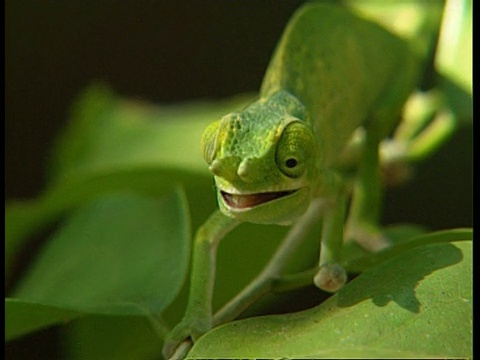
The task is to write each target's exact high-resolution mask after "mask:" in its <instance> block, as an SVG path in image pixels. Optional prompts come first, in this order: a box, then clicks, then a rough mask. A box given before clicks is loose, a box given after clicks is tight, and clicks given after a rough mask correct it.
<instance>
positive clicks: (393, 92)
mask: <svg viewBox="0 0 480 360" xmlns="http://www.w3.org/2000/svg"><path fill="white" fill-rule="evenodd" d="M359 39H368V41H366V42H361V41H359ZM409 55H410V53H409V52H408V49H407V48H406V45H405V44H404V43H402V41H401V40H399V39H398V38H396V37H395V36H393V35H392V34H390V33H388V32H386V31H385V30H383V29H382V28H380V27H379V26H375V25H374V24H372V23H370V22H367V21H361V20H360V19H358V18H356V17H354V16H353V15H351V14H350V13H348V12H345V10H344V9H341V8H335V7H326V6H320V5H310V6H306V7H304V8H303V9H302V10H301V11H300V12H299V13H297V14H296V15H295V16H294V17H293V19H292V20H291V21H290V23H289V25H288V27H287V28H286V30H285V33H284V35H283V37H282V39H281V40H280V43H279V45H278V47H277V50H276V52H275V55H274V56H273V59H272V61H271V63H270V66H269V67H268V70H267V72H266V75H265V78H264V81H263V84H262V87H261V91H260V99H259V100H258V101H257V102H255V103H253V104H252V105H250V106H249V107H247V108H246V109H244V110H243V111H241V112H239V113H231V114H228V115H226V116H224V117H223V118H222V119H221V120H220V121H218V122H215V123H213V124H212V125H210V127H209V128H208V129H207V130H206V131H205V133H204V136H203V139H202V147H203V154H204V158H205V160H206V161H207V163H208V164H209V167H210V170H211V171H212V172H213V174H214V175H215V182H216V186H217V189H218V196H217V197H218V202H219V207H220V209H221V210H222V212H223V213H224V214H225V215H227V216H230V217H234V218H236V219H239V220H241V221H250V222H256V223H280V224H285V223H287V224H288V223H291V222H292V221H294V220H295V218H297V217H298V216H299V215H301V214H303V213H304V212H305V211H306V209H307V208H308V204H309V202H310V200H311V199H312V198H315V197H320V196H327V197H328V196H330V195H331V189H330V188H329V186H330V185H331V180H332V179H331V174H330V173H329V170H330V169H331V168H332V167H334V166H335V163H336V160H337V158H338V156H339V155H340V153H341V151H342V149H343V148H344V147H345V145H346V144H347V142H348V141H349V139H350V138H351V136H352V133H353V132H354V130H355V129H357V128H358V127H359V126H360V125H364V124H367V126H368V122H370V121H377V122H378V121H379V120H378V119H379V117H382V118H381V120H382V122H381V126H380V129H378V131H379V132H380V134H379V136H383V135H385V134H386V133H387V132H388V131H389V130H390V129H391V128H392V126H393V125H394V124H395V121H396V120H397V119H398V113H399V111H400V109H401V106H402V105H403V102H404V101H405V99H406V97H407V95H408V94H409V93H410V90H411V88H409V87H405V86H404V83H405V82H408V81H410V79H408V77H409V74H408V73H405V72H402V70H401V69H403V68H405V67H406V65H411V64H409V63H408V61H409V59H408V56H409ZM379 59H381V61H379ZM410 68H412V67H410ZM406 70H408V67H407V69H406ZM399 74H400V78H399ZM390 99H395V100H394V101H393V102H392V101H391V100H390ZM385 107H386V108H385ZM382 111H383V112H385V111H387V113H388V118H387V117H385V116H382V114H381V112H382ZM375 112H377V113H375ZM273 200H275V201H273ZM269 203H271V204H269Z"/></svg>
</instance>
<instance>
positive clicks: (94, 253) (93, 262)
mask: <svg viewBox="0 0 480 360" xmlns="http://www.w3.org/2000/svg"><path fill="white" fill-rule="evenodd" d="M189 251H190V231H189V219H188V215H187V209H186V203H185V199H184V195H183V194H182V193H181V192H179V191H175V192H171V193H170V194H168V195H166V196H164V197H163V198H161V199H160V200H158V201H154V200H151V199H148V198H145V197H141V196H139V195H132V194H116V195H111V196H105V197H102V198H100V199H98V200H96V201H94V202H92V203H91V204H89V205H88V206H85V207H83V208H81V209H79V210H78V211H77V212H76V213H75V214H74V215H72V217H71V218H69V219H68V221H67V223H66V224H65V226H63V228H61V229H60V230H59V231H58V233H56V234H55V235H54V236H53V238H52V239H51V240H50V241H49V242H48V244H47V245H46V246H45V248H44V249H42V252H41V253H40V255H39V256H38V258H37V259H36V261H35V263H34V264H33V265H32V266H31V268H30V269H29V273H28V274H27V275H26V277H25V278H24V279H23V280H22V281H21V283H20V285H19V287H18V288H17V290H16V292H15V293H14V297H15V298H17V299H20V300H25V301H26V302H29V303H35V304H34V306H32V309H31V311H38V309H39V307H38V306H36V304H38V305H49V306H54V307H58V308H60V309H65V310H74V311H79V312H85V313H98V314H116V315H142V316H144V315H148V314H150V313H159V312H161V311H162V310H163V309H164V308H165V307H166V306H168V305H169V304H170V303H171V302H172V301H173V300H174V298H175V297H176V296H177V294H178V292H179V291H180V288H181V286H182V284H183V282H184V280H185V277H186V274H187V269H188V265H189ZM24 306H27V303H25V305H24ZM46 311H51V310H50V309H47V310H46ZM9 319H10V321H11V322H12V324H11V327H12V328H15V326H16V325H15V322H16V317H15V313H14V314H10V316H9Z"/></svg>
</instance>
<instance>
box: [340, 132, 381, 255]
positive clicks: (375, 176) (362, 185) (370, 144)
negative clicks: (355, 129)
mask: <svg viewBox="0 0 480 360" xmlns="http://www.w3.org/2000/svg"><path fill="white" fill-rule="evenodd" d="M379 143H380V136H379V132H378V131H377V130H376V129H375V128H374V127H373V126H372V127H370V128H369V129H367V131H366V139H365V147H364V149H363V154H362V160H361V161H360V167H359V173H358V178H357V180H356V182H355V184H354V189H353V197H352V203H351V206H350V212H349V217H348V220H347V223H346V228H345V236H344V239H345V240H346V241H351V240H354V241H356V242H358V243H359V244H360V245H361V246H362V247H364V248H365V249H367V250H370V251H378V250H381V249H383V248H385V247H387V246H388V245H389V243H388V241H387V240H386V239H385V238H384V237H383V236H382V234H381V232H380V230H379V229H378V227H377V224H378V221H379V217H380V211H381V202H382V188H381V183H380V182H381V181H380V166H379V155H378V148H379Z"/></svg>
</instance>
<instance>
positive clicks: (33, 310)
mask: <svg viewBox="0 0 480 360" xmlns="http://www.w3.org/2000/svg"><path fill="white" fill-rule="evenodd" d="M81 315H82V313H81V312H79V311H73V310H68V309H63V308H59V307H56V306H48V305H41V304H37V303H32V302H29V301H25V300H20V299H8V298H7V299H5V340H6V341H7V340H11V339H14V338H16V337H19V336H21V335H24V334H27V333H29V332H32V331H36V330H39V329H42V328H45V327H47V326H50V325H54V324H60V323H66V322H67V321H70V320H72V319H75V318H77V317H79V316H81Z"/></svg>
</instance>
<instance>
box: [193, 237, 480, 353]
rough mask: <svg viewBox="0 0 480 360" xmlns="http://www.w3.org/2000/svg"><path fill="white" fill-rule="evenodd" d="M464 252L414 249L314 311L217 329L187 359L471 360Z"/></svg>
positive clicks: (442, 246)
mask: <svg viewBox="0 0 480 360" xmlns="http://www.w3.org/2000/svg"><path fill="white" fill-rule="evenodd" d="M471 246H472V244H471V242H467V241H464V242H454V243H437V244H428V245H424V246H418V247H415V248H413V249H411V250H409V251H406V252H404V253H403V254H401V255H398V256H396V257H394V258H392V259H390V260H388V261H386V262H384V263H382V264H380V265H378V266H376V267H374V268H372V269H370V270H368V271H367V272H365V273H364V274H362V275H360V276H359V277H358V278H356V279H354V280H353V281H351V282H350V283H349V284H347V285H346V286H345V287H344V288H343V289H342V290H341V291H339V292H338V293H337V294H336V295H334V296H332V297H331V298H329V299H328V300H327V301H325V302H324V303H322V304H321V305H319V306H318V307H316V308H313V309H310V310H307V311H302V312H299V313H293V314H287V315H275V316H263V317H257V318H251V319H246V320H241V321H236V322H232V323H228V324H225V325H223V326H221V327H218V328H216V329H214V330H212V331H211V332H209V333H207V334H206V335H204V336H203V337H202V338H201V339H200V340H199V341H198V342H197V343H196V344H195V346H194V348H193V349H192V350H191V352H190V354H189V356H190V357H191V358H215V357H219V356H220V357H221V356H226V355H227V354H228V356H229V357H235V358H246V357H255V358H277V357H292V358H295V357H302V358H305V357H316V358H329V357H332V356H334V357H352V356H353V357H356V358H358V357H367V358H368V357H373V356H381V357H399V356H405V355H408V356H409V357H417V358H420V357H426V356H429V357H471V356H472V251H471V250H472V248H471Z"/></svg>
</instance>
